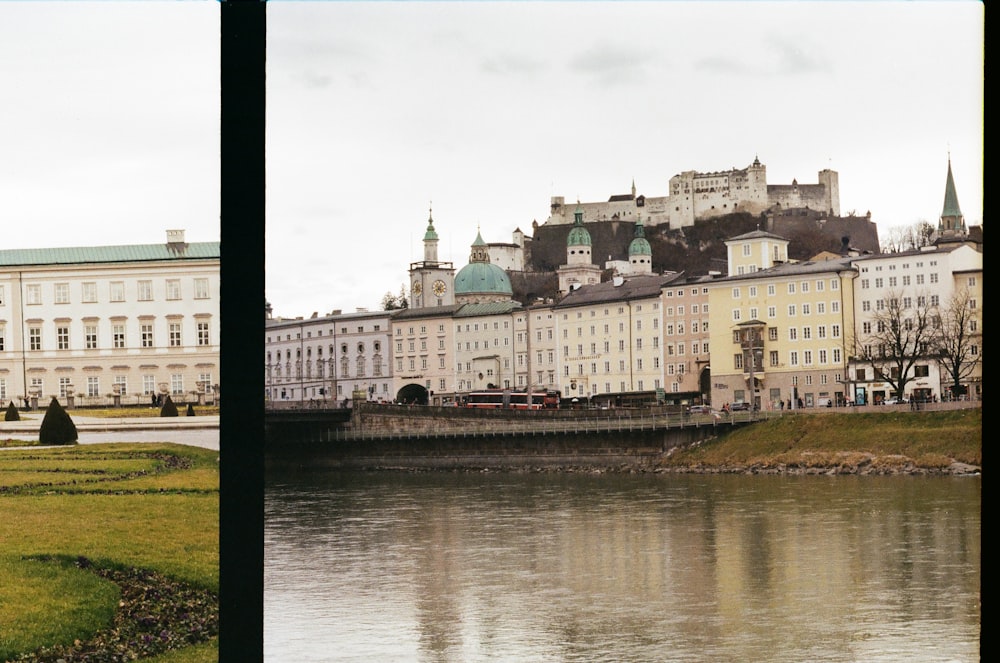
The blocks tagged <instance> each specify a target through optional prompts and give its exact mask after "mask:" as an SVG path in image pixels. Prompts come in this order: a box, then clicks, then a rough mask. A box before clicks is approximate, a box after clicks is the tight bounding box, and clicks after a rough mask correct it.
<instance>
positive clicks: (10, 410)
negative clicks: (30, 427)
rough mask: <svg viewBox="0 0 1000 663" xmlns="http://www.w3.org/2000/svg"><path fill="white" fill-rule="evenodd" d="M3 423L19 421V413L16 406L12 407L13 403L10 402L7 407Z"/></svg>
mask: <svg viewBox="0 0 1000 663" xmlns="http://www.w3.org/2000/svg"><path fill="white" fill-rule="evenodd" d="M3 420H4V421H21V413H20V412H18V411H17V406H16V405H14V401H11V402H10V405H8V406H7V412H6V414H4V417H3Z"/></svg>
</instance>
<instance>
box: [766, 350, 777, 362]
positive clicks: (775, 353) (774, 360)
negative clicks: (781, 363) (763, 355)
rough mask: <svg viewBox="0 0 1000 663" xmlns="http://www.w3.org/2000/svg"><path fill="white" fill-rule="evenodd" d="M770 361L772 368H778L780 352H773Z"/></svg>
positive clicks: (770, 354)
mask: <svg viewBox="0 0 1000 663" xmlns="http://www.w3.org/2000/svg"><path fill="white" fill-rule="evenodd" d="M768 359H769V360H770V362H771V366H777V365H778V351H777V350H771V352H770V353H769V355H768Z"/></svg>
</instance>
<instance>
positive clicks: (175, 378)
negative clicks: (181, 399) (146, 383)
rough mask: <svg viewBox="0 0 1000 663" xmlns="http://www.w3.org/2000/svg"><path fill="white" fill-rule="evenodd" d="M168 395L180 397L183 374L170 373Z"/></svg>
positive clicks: (182, 390)
mask: <svg viewBox="0 0 1000 663" xmlns="http://www.w3.org/2000/svg"><path fill="white" fill-rule="evenodd" d="M170 393H171V394H174V395H180V394H183V393H184V374H183V373H172V374H171V375H170Z"/></svg>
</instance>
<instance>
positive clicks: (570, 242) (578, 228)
mask: <svg viewBox="0 0 1000 663" xmlns="http://www.w3.org/2000/svg"><path fill="white" fill-rule="evenodd" d="M573 217H574V219H573V227H572V228H570V231H569V235H567V236H566V246H590V245H591V244H592V243H593V242H592V241H591V239H590V233H589V232H587V229H586V228H584V227H583V212H582V211H580V208H579V206H578V207H577V209H576V212H575V213H574V214H573Z"/></svg>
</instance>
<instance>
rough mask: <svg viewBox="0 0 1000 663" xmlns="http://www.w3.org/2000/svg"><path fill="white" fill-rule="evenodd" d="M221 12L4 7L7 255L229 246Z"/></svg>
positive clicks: (0, 38)
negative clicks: (181, 239) (173, 239)
mask: <svg viewBox="0 0 1000 663" xmlns="http://www.w3.org/2000/svg"><path fill="white" fill-rule="evenodd" d="M219 115H220V113H219V6H218V4H216V3H215V2H210V1H205V2H157V3H153V2H143V3H140V2H94V3H91V2H0V119H2V121H0V224H2V228H3V232H2V233H0V248H4V249H11V248H44V247H52V246H94V245H107V244H155V243H160V242H165V241H166V230H167V229H175V228H182V229H184V230H186V239H187V241H189V242H192V241H201V242H204V241H217V240H218V239H219Z"/></svg>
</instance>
